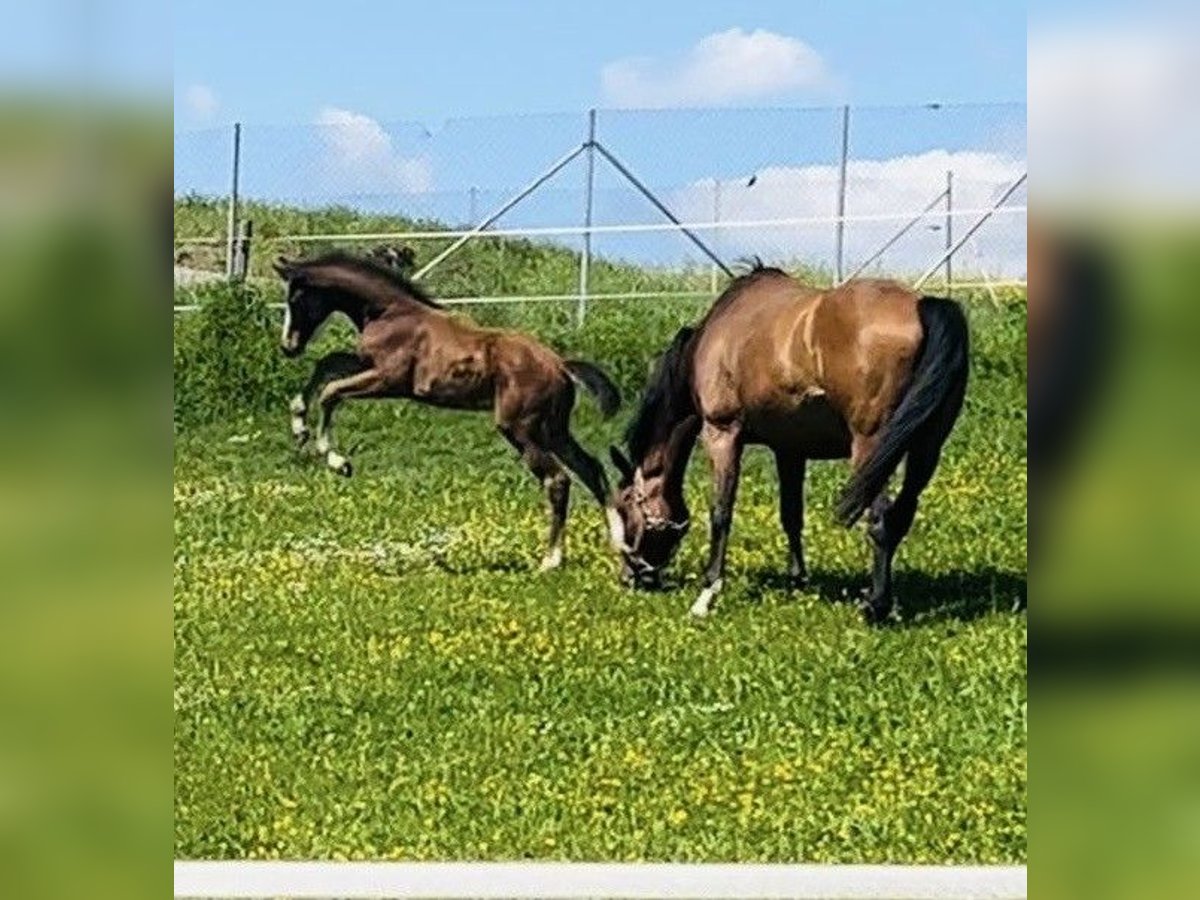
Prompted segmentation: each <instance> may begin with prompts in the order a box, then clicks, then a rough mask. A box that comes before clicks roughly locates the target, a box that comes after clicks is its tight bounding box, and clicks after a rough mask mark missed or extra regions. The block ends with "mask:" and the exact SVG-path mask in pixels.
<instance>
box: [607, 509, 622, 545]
mask: <svg viewBox="0 0 1200 900" xmlns="http://www.w3.org/2000/svg"><path fill="white" fill-rule="evenodd" d="M604 516H605V518H606V519H608V538H609V540H610V541H612V545H613V546H614V547H615V548H616V549H618V550H624V549H626V548H625V523H624V522H622V521H621V514H620V513H619V512H617V511H616V510H615V509H613V508H612V507H611V506H606V507H605V508H604Z"/></svg>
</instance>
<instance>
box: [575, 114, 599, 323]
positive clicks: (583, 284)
mask: <svg viewBox="0 0 1200 900" xmlns="http://www.w3.org/2000/svg"><path fill="white" fill-rule="evenodd" d="M585 185H586V186H585V188H584V205H583V227H584V228H585V229H588V230H586V231H584V232H583V252H582V253H581V254H580V256H579V305H578V307H577V308H576V310H575V324H576V325H582V324H583V319H584V316H586V315H587V298H588V276H589V275H590V272H591V267H592V232H591V230H590V229H591V227H592V203H593V200H594V197H595V191H596V110H595V109H589V110H588V132H587V181H586V182H585Z"/></svg>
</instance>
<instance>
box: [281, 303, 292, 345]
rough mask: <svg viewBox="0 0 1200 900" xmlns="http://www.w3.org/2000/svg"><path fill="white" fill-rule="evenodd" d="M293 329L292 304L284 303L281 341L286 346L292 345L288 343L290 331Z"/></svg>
mask: <svg viewBox="0 0 1200 900" xmlns="http://www.w3.org/2000/svg"><path fill="white" fill-rule="evenodd" d="M291 330H292V304H290V303H284V304H283V330H282V331H281V332H280V335H279V342H280V343H281V344H283V346H285V347H290V346H291V345H290V344H289V343H288V332H289V331H291Z"/></svg>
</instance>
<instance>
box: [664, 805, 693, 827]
mask: <svg viewBox="0 0 1200 900" xmlns="http://www.w3.org/2000/svg"><path fill="white" fill-rule="evenodd" d="M687 817H688V814H687V810H685V809H676V810H672V811H671V813H670V814H669V815H668V816H667V821H668V822H670V823H671V824H672V825H674V826H675V827H676V828H678V827H679V826H680V825H682V824H683V823H684V822H686V821H687Z"/></svg>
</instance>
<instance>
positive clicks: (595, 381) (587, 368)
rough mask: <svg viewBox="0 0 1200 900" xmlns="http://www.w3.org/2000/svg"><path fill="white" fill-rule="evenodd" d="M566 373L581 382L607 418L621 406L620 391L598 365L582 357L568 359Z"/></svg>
mask: <svg viewBox="0 0 1200 900" xmlns="http://www.w3.org/2000/svg"><path fill="white" fill-rule="evenodd" d="M565 365H566V367H567V373H568V374H569V375H570V376H571V378H572V379H574V380H575V381H577V382H578V383H579V384H582V385H583V386H584V387H585V388H587V389H588V391H589V392H590V393H591V395H592V396H593V397H595V398H596V403H597V405H599V407H600V414H601V415H602V416H604V418H606V419H607V418H609V417H611V416H612V415H613V413H615V412H616V411H617V410H618V409H620V407H621V392H620V391H619V390H618V389H617V386H616V385H615V384H613V380H612V379H611V378H609V377H608V376H607V375H606V374H605V373H604V370H602V369H601V368H600V367H599V366H597V365H594V364H593V363H590V362H585V361H584V360H582V359H568V360H567V361H566V363H565Z"/></svg>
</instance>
